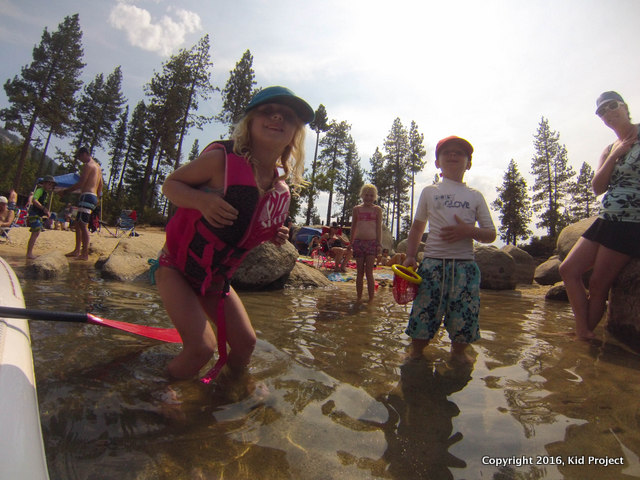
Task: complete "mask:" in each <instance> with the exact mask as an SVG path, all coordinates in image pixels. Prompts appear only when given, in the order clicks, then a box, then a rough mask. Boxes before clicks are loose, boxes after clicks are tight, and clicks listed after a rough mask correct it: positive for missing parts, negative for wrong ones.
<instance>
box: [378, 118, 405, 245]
mask: <svg viewBox="0 0 640 480" xmlns="http://www.w3.org/2000/svg"><path fill="white" fill-rule="evenodd" d="M384 150H385V156H384V158H385V162H386V164H387V165H388V167H389V174H390V175H391V181H392V186H393V193H392V195H393V212H392V215H391V224H392V225H393V222H394V221H395V223H396V225H395V233H396V237H398V236H399V234H400V220H401V218H402V213H403V211H404V210H405V209H406V204H407V201H408V196H407V189H408V187H409V178H410V177H409V175H410V173H409V162H408V161H409V137H408V135H407V130H406V129H405V128H404V126H403V125H402V122H401V121H400V119H399V118H396V119H395V120H394V121H393V125H392V126H391V130H390V131H389V134H388V135H387V138H386V139H385V141H384Z"/></svg>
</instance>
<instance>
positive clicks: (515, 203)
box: [491, 159, 532, 245]
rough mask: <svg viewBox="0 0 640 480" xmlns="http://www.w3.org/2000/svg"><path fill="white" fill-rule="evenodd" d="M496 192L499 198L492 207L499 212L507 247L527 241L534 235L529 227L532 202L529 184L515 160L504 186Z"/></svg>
mask: <svg viewBox="0 0 640 480" xmlns="http://www.w3.org/2000/svg"><path fill="white" fill-rule="evenodd" d="M496 190H497V192H498V198H496V199H495V201H494V202H493V203H492V204H491V206H492V207H493V208H495V209H496V210H498V212H499V216H500V223H501V225H500V227H499V228H498V231H499V232H500V239H501V240H502V241H504V242H505V243H506V244H507V245H510V244H513V245H516V242H517V240H518V239H521V240H526V239H527V238H529V236H530V235H531V234H532V232H531V230H529V227H528V225H529V222H530V221H531V201H530V200H529V196H528V195H527V183H526V181H525V180H524V178H523V177H522V175H520V172H519V171H518V166H517V165H516V163H515V162H514V161H513V159H511V161H510V162H509V166H508V167H507V171H506V172H505V174H504V181H503V182H502V185H501V186H499V187H497V188H496Z"/></svg>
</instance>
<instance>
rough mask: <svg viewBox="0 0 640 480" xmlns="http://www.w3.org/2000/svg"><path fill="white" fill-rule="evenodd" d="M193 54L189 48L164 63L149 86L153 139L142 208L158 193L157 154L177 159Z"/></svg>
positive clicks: (145, 178) (149, 113) (151, 138)
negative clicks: (156, 186) (156, 179)
mask: <svg viewBox="0 0 640 480" xmlns="http://www.w3.org/2000/svg"><path fill="white" fill-rule="evenodd" d="M189 57H190V55H189V52H188V51H186V50H181V51H180V52H178V53H177V54H175V55H172V56H171V57H170V58H169V59H168V60H167V61H166V62H165V63H163V65H162V71H161V72H157V73H156V74H155V75H154V76H153V78H152V79H151V81H150V82H149V83H148V84H147V85H145V93H146V95H147V97H148V99H149V101H148V104H147V113H146V118H147V128H148V130H149V134H150V138H149V147H148V148H147V151H146V159H145V165H144V173H143V176H142V187H141V192H140V197H139V210H141V211H142V210H143V209H144V207H145V206H147V205H151V204H152V203H153V202H154V197H155V193H156V192H155V191H154V189H153V183H154V182H153V172H154V165H155V164H156V162H157V160H158V158H157V156H158V155H161V154H162V155H161V156H162V158H164V159H171V158H175V155H176V152H177V149H176V146H177V143H178V139H179V135H180V131H181V120H182V119H183V116H184V112H185V103H186V97H185V91H186V90H187V85H189V83H190V76H189V74H188V73H187V72H188V65H189V61H190V58H189ZM155 170H157V168H155Z"/></svg>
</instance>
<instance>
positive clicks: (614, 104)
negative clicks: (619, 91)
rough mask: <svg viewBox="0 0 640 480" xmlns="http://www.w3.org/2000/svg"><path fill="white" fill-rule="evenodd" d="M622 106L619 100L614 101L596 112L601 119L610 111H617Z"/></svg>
mask: <svg viewBox="0 0 640 480" xmlns="http://www.w3.org/2000/svg"><path fill="white" fill-rule="evenodd" d="M620 105H621V103H620V102H618V101H617V100H614V101H613V102H608V103H605V104H604V105H602V106H601V107H600V108H599V109H598V110H596V115H598V116H599V117H601V116H603V115H604V114H605V113H607V112H608V111H609V110H617V109H618V107H619V106H620Z"/></svg>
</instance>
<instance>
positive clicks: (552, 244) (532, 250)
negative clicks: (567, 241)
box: [519, 236, 556, 260]
mask: <svg viewBox="0 0 640 480" xmlns="http://www.w3.org/2000/svg"><path fill="white" fill-rule="evenodd" d="M519 248H521V249H522V250H524V251H525V252H527V253H528V254H529V255H531V256H532V257H533V258H537V259H540V260H547V259H548V258H549V257H551V256H552V255H553V254H554V252H555V248H556V239H555V238H553V237H550V236H545V237H531V241H530V242H529V244H528V245H519Z"/></svg>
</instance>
